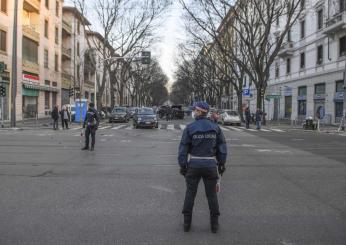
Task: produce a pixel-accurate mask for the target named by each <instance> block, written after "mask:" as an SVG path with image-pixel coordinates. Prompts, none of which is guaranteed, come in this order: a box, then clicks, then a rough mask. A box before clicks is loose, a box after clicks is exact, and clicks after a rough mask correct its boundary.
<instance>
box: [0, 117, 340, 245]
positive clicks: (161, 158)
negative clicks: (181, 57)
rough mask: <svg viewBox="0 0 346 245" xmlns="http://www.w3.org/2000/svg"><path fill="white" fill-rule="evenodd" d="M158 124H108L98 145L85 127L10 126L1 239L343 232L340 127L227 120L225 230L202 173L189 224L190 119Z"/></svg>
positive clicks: (2, 138) (177, 239)
mask: <svg viewBox="0 0 346 245" xmlns="http://www.w3.org/2000/svg"><path fill="white" fill-rule="evenodd" d="M161 124H162V125H161V126H160V129H133V128H132V127H130V124H128V125H125V124H122V125H123V126H122V127H120V125H117V124H114V125H113V127H109V128H108V127H106V125H104V126H103V127H105V128H104V129H102V130H99V131H98V133H97V144H96V148H95V149H96V150H95V151H94V152H83V151H80V148H81V145H80V142H79V141H80V135H79V133H80V132H79V131H78V130H77V131H68V130H65V131H63V130H60V131H57V132H54V131H52V130H40V131H37V130H23V131H19V132H13V134H11V133H9V132H5V131H1V132H0V145H1V147H0V154H1V156H2V157H1V160H0V195H1V197H2V198H1V200H0V208H1V210H2V212H1V213H0V234H2V235H1V236H0V244H337V245H338V244H344V241H346V235H345V232H344V231H345V228H346V215H345V213H346V202H345V200H346V198H345V189H346V178H345V177H346V167H345V164H344V162H343V161H342V160H340V159H339V157H332V155H333V152H335V153H336V154H339V153H340V154H341V155H342V152H339V147H340V148H342V147H345V146H344V145H342V143H343V142H342V140H341V139H344V138H343V137H339V136H330V135H315V134H308V136H307V135H304V134H301V133H294V132H284V133H282V132H274V131H270V132H265V131H264V132H258V131H254V132H251V131H245V130H242V131H239V130H232V128H231V127H228V126H225V127H226V128H228V129H229V131H224V133H225V136H226V140H227V142H228V146H229V151H230V160H229V161H228V165H227V171H226V173H225V174H224V176H223V178H222V182H221V193H220V196H219V197H220V207H221V218H220V224H221V227H220V232H219V234H217V235H215V234H212V233H211V232H210V228H209V217H208V206H207V201H206V199H205V197H204V195H205V194H204V188H203V185H202V184H200V188H199V192H198V195H197V198H196V206H195V212H194V216H193V224H192V230H191V232H190V233H188V234H186V233H184V232H183V231H182V215H181V208H182V202H183V198H184V191H185V184H184V179H183V177H182V176H180V175H179V172H178V170H179V168H178V165H177V160H176V159H177V155H176V154H177V147H178V144H179V140H180V137H181V133H182V128H183V127H181V125H184V126H186V124H187V121H172V122H162V123H161ZM168 125H173V127H172V126H168ZM118 126H119V128H117V129H114V127H118ZM179 128H180V129H179ZM294 139H295V140H294ZM297 139H299V140H297ZM339 139H340V140H339ZM319 140H321V141H323V142H324V144H325V145H326V146H327V149H328V150H325V151H327V153H328V152H329V153H328V154H326V155H325V156H324V154H322V153H320V151H321V148H323V147H319V148H318V149H317V148H316V149H315V150H311V149H312V148H313V146H317V145H318V142H319ZM319 146H321V144H319ZM334 149H335V151H334ZM343 149H345V148H343ZM344 156H345V155H344Z"/></svg>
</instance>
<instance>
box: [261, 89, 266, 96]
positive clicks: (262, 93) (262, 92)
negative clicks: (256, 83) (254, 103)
mask: <svg viewBox="0 0 346 245" xmlns="http://www.w3.org/2000/svg"><path fill="white" fill-rule="evenodd" d="M265 93H266V91H265V89H263V88H262V90H261V95H262V96H264V95H265Z"/></svg>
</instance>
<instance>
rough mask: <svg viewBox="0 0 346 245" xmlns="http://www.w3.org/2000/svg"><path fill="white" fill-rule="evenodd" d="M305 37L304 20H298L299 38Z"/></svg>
mask: <svg viewBox="0 0 346 245" xmlns="http://www.w3.org/2000/svg"><path fill="white" fill-rule="evenodd" d="M304 37H305V20H302V21H301V22H300V38H301V39H303V38H304Z"/></svg>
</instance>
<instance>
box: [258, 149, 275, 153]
mask: <svg viewBox="0 0 346 245" xmlns="http://www.w3.org/2000/svg"><path fill="white" fill-rule="evenodd" d="M256 151H258V152H271V151H272V150H269V149H256Z"/></svg>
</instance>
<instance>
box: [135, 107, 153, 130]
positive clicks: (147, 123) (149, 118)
mask: <svg viewBox="0 0 346 245" xmlns="http://www.w3.org/2000/svg"><path fill="white" fill-rule="evenodd" d="M133 127H134V128H139V127H149V128H158V127H159V123H158V121H157V116H156V114H155V112H154V110H153V108H149V107H142V108H138V109H136V113H135V114H134V116H133Z"/></svg>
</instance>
